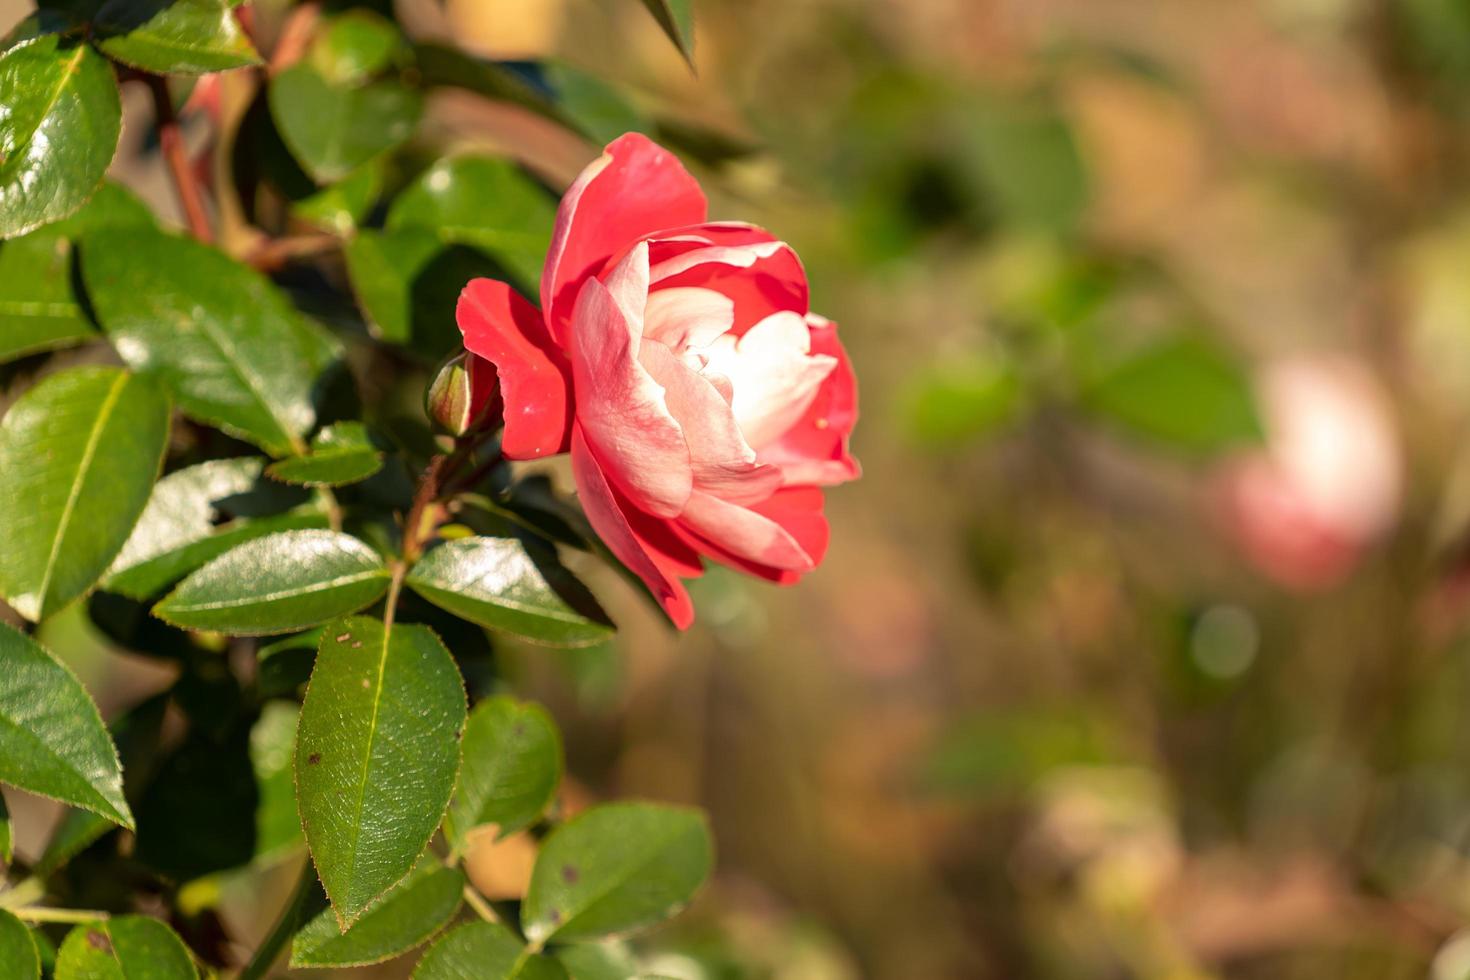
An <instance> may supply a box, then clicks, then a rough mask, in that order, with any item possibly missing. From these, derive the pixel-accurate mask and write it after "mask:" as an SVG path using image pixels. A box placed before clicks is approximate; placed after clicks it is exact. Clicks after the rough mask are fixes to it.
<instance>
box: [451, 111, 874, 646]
mask: <svg viewBox="0 0 1470 980" xmlns="http://www.w3.org/2000/svg"><path fill="white" fill-rule="evenodd" d="M706 207H707V205H706V202H705V198H704V194H703V193H702V192H701V191H700V189H699V185H698V183H696V182H695V180H694V178H693V177H691V176H690V175H689V174H688V173H687V172H686V171H685V170H684V168H683V167H682V166H681V165H680V164H679V162H678V161H677V160H676V159H675V158H674V156H673V155H672V154H670V153H669V152H668V151H667V150H665V149H663V148H662V147H660V146H657V145H655V144H654V143H652V142H650V141H649V140H648V139H646V138H645V137H643V136H639V135H637V134H632V133H630V134H628V135H626V136H623V137H621V138H619V139H617V140H615V141H614V142H613V143H611V144H610V145H609V146H608V147H607V149H606V151H605V152H604V153H603V155H602V156H601V157H600V158H599V159H597V160H596V161H594V162H593V163H592V164H591V165H590V166H589V167H588V168H587V169H586V170H584V171H583V172H582V175H581V176H580V177H579V178H577V181H576V182H575V183H574V184H573V185H572V187H571V189H570V190H568V191H567V193H566V196H565V197H563V198H562V202H561V207H560V209H559V211H558V212H557V220H556V231H555V234H554V237H553V239H552V243H551V249H550V251H549V252H548V253H547V257H546V266H545V268H544V269H543V271H542V275H541V297H540V298H541V309H540V310H538V309H536V307H534V306H532V305H531V304H530V303H529V302H527V301H526V300H525V299H523V298H521V296H520V295H519V294H517V293H516V292H515V291H514V290H512V289H511V288H510V287H509V286H507V285H506V284H504V283H501V282H495V281H493V280H489V279H476V280H474V281H473V282H471V283H470V284H469V285H468V286H467V287H465V290H464V293H463V294H462V295H461V296H460V300H459V308H458V314H457V316H458V321H459V327H460V330H461V332H463V334H464V339H465V347H466V348H468V349H469V350H470V351H473V352H474V353H476V354H479V355H480V356H481V357H484V358H486V359H487V360H489V361H491V362H492V363H493V364H494V365H495V367H496V370H497V372H498V374H499V377H500V385H501V395H502V397H503V398H504V400H505V435H504V441H503V447H502V448H503V451H504V453H505V455H506V456H507V457H508V458H510V459H536V458H539V457H542V456H547V455H551V454H553V453H561V452H568V451H570V453H571V455H572V474H573V478H574V479H575V481H576V484H577V489H578V493H579V496H580V497H581V500H582V505H583V508H584V509H585V510H586V512H587V519H588V520H589V521H590V522H591V524H592V527H593V528H594V529H595V530H596V531H597V533H598V534H599V535H600V536H601V538H602V539H603V541H604V542H605V543H606V544H607V546H608V548H609V549H610V550H611V551H612V552H613V554H615V555H616V556H617V557H618V558H619V560H621V561H622V562H623V564H625V565H627V566H628V568H629V569H631V570H632V571H633V572H634V573H635V574H636V575H637V576H638V577H639V578H640V579H642V580H643V582H644V583H645V584H646V585H647V586H648V588H649V589H650V590H651V591H652V593H653V595H654V596H655V597H656V598H657V599H658V601H659V602H660V604H661V605H662V606H663V608H664V611H665V612H666V613H667V614H668V615H669V617H670V618H671V619H672V620H673V621H674V623H675V624H676V625H678V626H679V627H680V628H683V627H687V626H688V625H689V624H690V622H692V620H693V618H694V609H693V606H692V604H691V603H690V599H689V594H688V592H687V591H686V590H685V588H684V584H683V581H682V580H683V579H685V578H691V577H694V576H697V575H699V574H701V572H702V571H703V563H704V560H705V559H713V560H715V561H718V562H722V563H724V564H726V565H730V566H732V567H734V568H737V569H740V570H741V571H745V572H748V573H750V574H752V575H758V576H761V577H763V578H767V579H770V580H771V581H774V582H778V583H781V584H783V585H784V584H790V583H792V582H795V581H796V580H797V579H799V578H800V577H801V576H802V575H803V574H805V573H806V572H809V571H811V570H812V569H813V568H815V567H816V565H817V564H818V563H819V562H820V561H821V560H822V557H823V555H824V554H825V552H826V550H827V533H828V532H827V521H826V518H825V517H824V516H823V514H822V503H823V496H822V488H823V487H824V486H830V485H832V484H837V483H842V482H844V481H846V480H851V479H853V478H855V477H856V476H857V475H858V465H857V462H856V461H855V460H854V459H853V458H852V456H851V455H850V454H849V452H848V437H849V435H850V434H851V432H852V428H853V424H854V422H855V421H856V420H857V386H856V382H855V379H854V377H853V373H852V368H851V366H850V365H849V363H848V360H847V356H846V354H845V353H844V351H843V349H842V344H841V343H840V342H839V341H838V339H837V328H836V325H835V324H833V323H831V322H830V321H828V320H826V319H823V318H822V317H820V316H817V315H815V314H813V313H812V312H811V310H810V309H809V307H808V300H807V281H806V274H805V272H804V271H803V270H802V267H801V262H800V261H799V260H798V259H797V257H796V253H795V252H793V251H792V250H791V248H790V247H789V246H787V245H786V244H785V243H784V242H781V241H778V240H776V239H775V238H774V237H772V236H771V235H770V234H768V233H767V232H765V231H763V230H762V229H760V228H757V227H755V226H753V225H747V224H737V223H731V222H720V223H709V222H707V219H706Z"/></svg>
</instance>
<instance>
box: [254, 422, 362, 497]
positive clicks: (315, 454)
mask: <svg viewBox="0 0 1470 980" xmlns="http://www.w3.org/2000/svg"><path fill="white" fill-rule="evenodd" d="M382 468H383V453H382V452H381V451H380V450H379V449H378V447H377V446H375V445H373V441H372V439H371V438H370V437H369V436H368V431H367V427H366V426H364V425H363V424H362V423H361V422H338V423H337V424H336V425H329V426H327V427H326V428H325V429H323V430H322V431H321V432H319V433H317V435H316V438H314V439H312V440H311V455H309V456H297V457H295V458H294V459H283V460H280V461H279V462H276V463H272V464H271V465H270V466H269V467H268V468H267V469H266V471H265V472H266V475H267V476H270V477H272V478H274V479H277V480H280V481H282V482H283V483H299V484H302V485H304V486H308V487H340V486H345V485H347V484H349V483H360V482H362V481H363V480H366V479H367V478H368V477H370V476H372V475H373V474H374V473H376V472H378V470H381V469H382Z"/></svg>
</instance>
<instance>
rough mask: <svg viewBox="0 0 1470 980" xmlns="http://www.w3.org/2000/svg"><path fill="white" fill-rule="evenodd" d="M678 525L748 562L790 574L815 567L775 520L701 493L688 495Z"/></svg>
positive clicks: (789, 533)
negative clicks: (687, 500)
mask: <svg viewBox="0 0 1470 980" xmlns="http://www.w3.org/2000/svg"><path fill="white" fill-rule="evenodd" d="M679 523H680V524H682V525H683V526H685V527H687V528H688V529H689V530H691V531H693V532H694V533H695V534H698V535H699V536H700V537H702V538H704V539H706V540H708V541H710V542H711V543H713V544H715V545H717V546H718V547H719V548H720V549H722V550H723V551H725V552H727V553H729V554H730V555H732V556H734V557H736V558H741V559H744V560H745V561H749V562H754V563H755V564H758V565H765V566H768V567H770V568H773V569H780V570H782V571H791V572H807V571H810V570H811V569H812V568H814V567H816V563H815V562H814V561H813V560H812V556H811V555H809V554H807V553H806V551H805V550H804V549H803V548H802V546H801V544H800V543H799V542H798V541H797V540H796V538H795V537H794V536H793V535H792V534H791V532H789V531H787V530H786V529H785V528H784V527H782V526H781V525H780V524H779V523H777V522H776V521H775V520H773V519H771V518H769V517H766V516H765V515H763V514H759V513H757V512H756V511H754V510H751V509H750V508H748V507H742V506H740V505H739V504H732V503H729V502H728V501H725V500H721V499H720V498H719V497H716V496H715V495H713V494H709V493H705V492H704V491H702V490H696V491H694V492H693V493H692V494H690V495H689V503H688V505H687V506H686V507H685V508H684V513H683V514H681V515H680V517H679Z"/></svg>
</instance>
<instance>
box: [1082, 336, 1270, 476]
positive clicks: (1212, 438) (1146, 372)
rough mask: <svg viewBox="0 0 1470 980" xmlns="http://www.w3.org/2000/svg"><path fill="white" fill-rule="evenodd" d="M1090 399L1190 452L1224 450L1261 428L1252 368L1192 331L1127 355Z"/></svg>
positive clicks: (1096, 407)
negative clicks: (1244, 367) (1245, 368)
mask: <svg viewBox="0 0 1470 980" xmlns="http://www.w3.org/2000/svg"><path fill="white" fill-rule="evenodd" d="M1083 404H1084V406H1085V407H1087V408H1088V409H1089V410H1091V411H1092V412H1094V413H1095V414H1098V415H1101V416H1102V417H1104V418H1106V419H1108V420H1109V421H1112V422H1115V423H1117V424H1119V425H1121V426H1123V427H1124V428H1126V429H1128V430H1131V431H1132V432H1134V433H1136V434H1137V435H1140V436H1143V437H1145V438H1148V439H1153V440H1156V441H1158V442H1161V443H1164V444H1166V445H1168V446H1170V447H1173V448H1175V449H1179V450H1182V451H1184V452H1188V453H1200V454H1208V453H1213V452H1218V451H1220V450H1222V449H1225V448H1228V447H1230V446H1232V445H1238V444H1241V443H1249V442H1253V441H1256V440H1258V439H1259V438H1260V436H1261V425H1260V421H1259V419H1258V417H1257V415H1256V408H1255V399H1254V398H1253V396H1252V392H1251V385H1250V380H1249V378H1247V377H1246V375H1245V372H1244V371H1242V370H1241V368H1240V367H1239V366H1238V365H1237V364H1236V363H1234V362H1233V361H1232V360H1231V359H1229V358H1228V357H1226V356H1225V354H1224V353H1222V352H1221V351H1219V350H1217V349H1215V348H1213V347H1211V346H1209V345H1207V344H1205V343H1203V342H1201V341H1199V340H1196V339H1194V338H1191V337H1182V338H1174V339H1170V340H1166V341H1164V342H1162V343H1160V344H1157V345H1156V346H1154V347H1151V348H1149V349H1147V350H1145V351H1143V352H1142V353H1141V354H1137V355H1135V356H1133V357H1131V358H1129V359H1127V360H1125V361H1123V362H1122V363H1121V364H1119V365H1117V366H1116V367H1114V368H1113V369H1112V370H1110V371H1109V372H1108V373H1106V374H1105V375H1104V376H1103V377H1101V378H1100V379H1099V380H1098V381H1097V382H1096V383H1094V384H1093V385H1092V386H1091V387H1090V388H1089V389H1088V390H1087V391H1086V392H1085V394H1084V395H1083Z"/></svg>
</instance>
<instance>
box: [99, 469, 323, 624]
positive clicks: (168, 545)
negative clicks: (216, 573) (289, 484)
mask: <svg viewBox="0 0 1470 980" xmlns="http://www.w3.org/2000/svg"><path fill="white" fill-rule="evenodd" d="M264 469H265V460H263V459H261V458H260V457H258V456H247V457H238V458H235V459H214V460H209V461H208V462H204V463H199V464H198V465H195V466H188V467H185V468H184V469H181V470H176V471H175V472H173V473H170V474H169V475H168V476H165V477H164V478H163V479H161V480H159V481H158V483H157V484H156V485H155V486H154V487H153V495H152V496H151V497H149V498H148V506H147V507H145V508H144V510H143V514H142V516H141V517H139V518H138V523H137V524H136V525H135V526H134V528H133V533H132V535H131V536H130V537H129V538H128V540H127V543H126V544H124V545H123V548H122V551H121V552H119V553H118V556H117V559H116V560H115V561H114V562H113V563H112V568H111V569H109V571H108V573H107V577H106V578H104V579H103V580H102V587H103V588H105V589H107V590H108V591H109V592H115V593H118V594H119V595H125V596H128V597H130V598H133V599H146V598H148V597H149V596H152V595H155V594H157V593H158V592H159V591H160V590H162V589H164V588H166V587H167V586H169V585H172V584H173V583H174V582H176V581H178V580H179V579H181V578H183V577H184V576H185V575H187V574H189V573H190V572H192V571H194V570H195V569H196V568H198V567H199V566H201V565H203V564H204V563H205V562H207V561H210V560H211V559H213V558H217V557H218V556H220V555H222V554H224V553H225V552H226V551H229V550H230V549H231V548H233V547H235V546H236V545H240V544H243V543H245V542H246V541H250V540H253V539H255V538H259V537H264V536H265V535H267V534H274V533H276V532H278V531H291V530H300V529H305V528H324V527H326V526H327V517H326V514H324V513H322V511H321V510H320V509H319V508H316V507H314V506H309V505H308V500H309V498H308V496H307V495H306V491H304V490H291V489H289V488H286V487H281V486H278V485H276V484H274V483H270V482H267V481H262V479H261V474H262V472H263V470H264ZM282 511H284V512H285V513H281V512H282Z"/></svg>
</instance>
